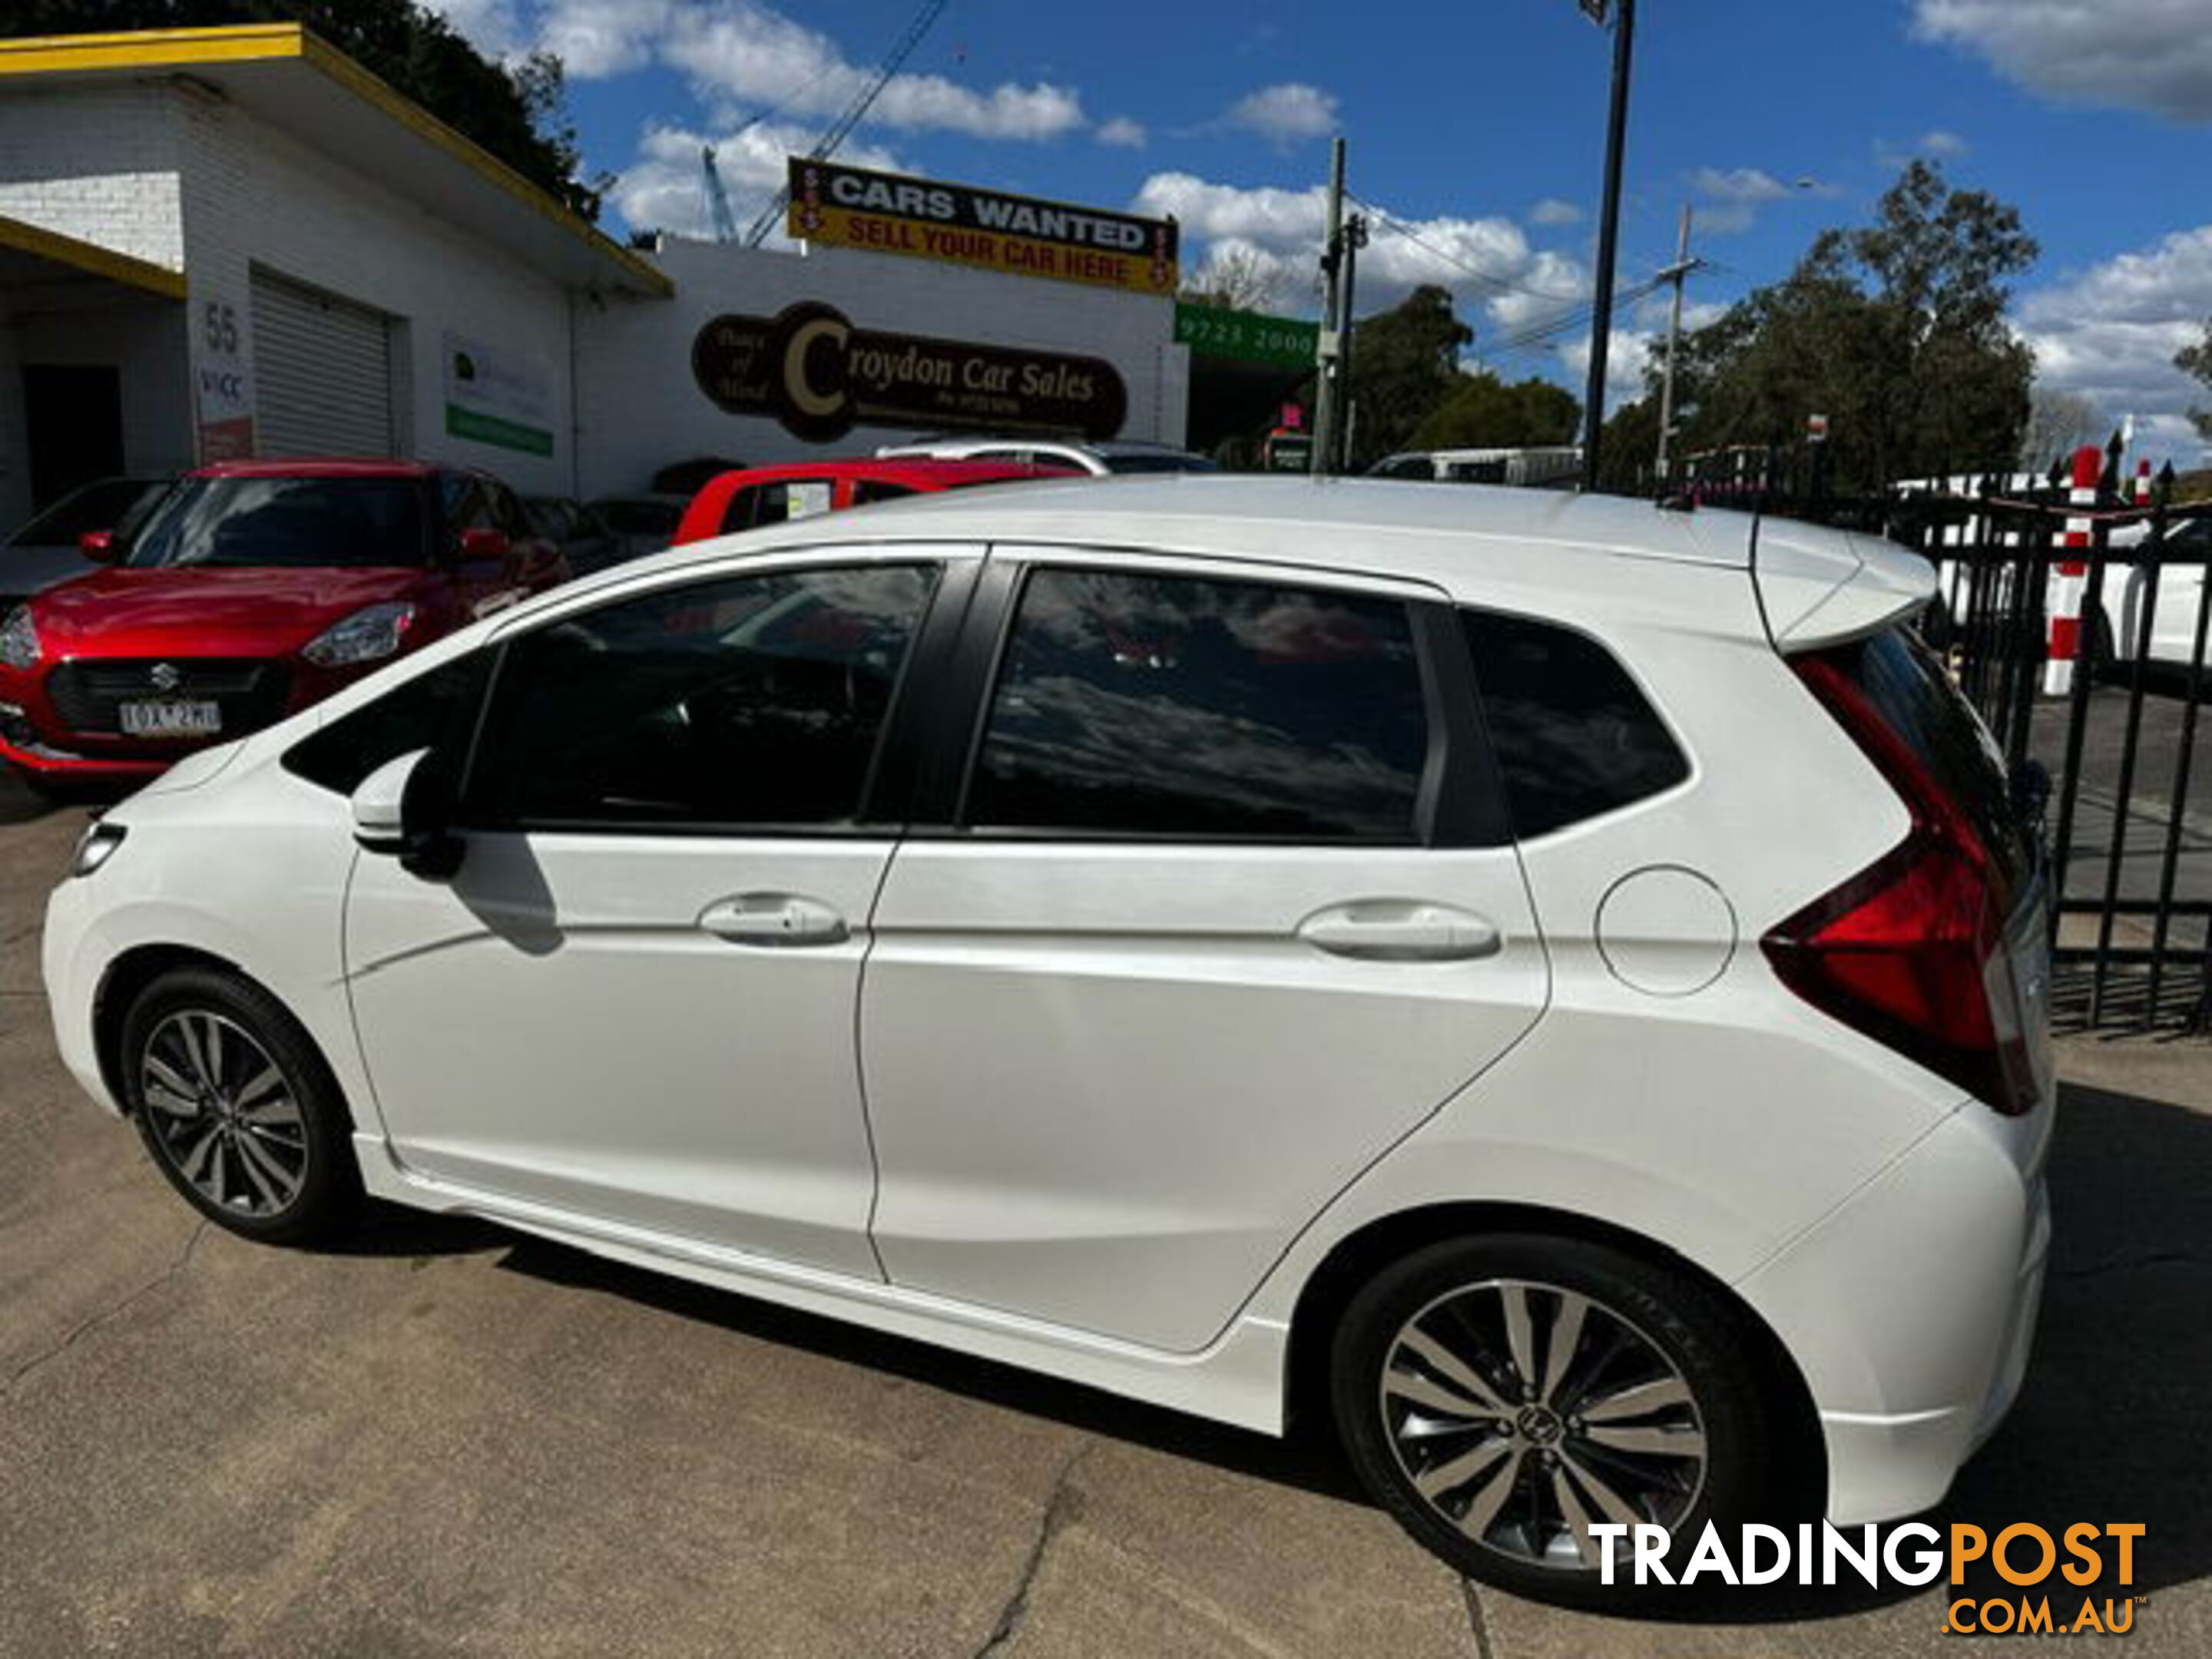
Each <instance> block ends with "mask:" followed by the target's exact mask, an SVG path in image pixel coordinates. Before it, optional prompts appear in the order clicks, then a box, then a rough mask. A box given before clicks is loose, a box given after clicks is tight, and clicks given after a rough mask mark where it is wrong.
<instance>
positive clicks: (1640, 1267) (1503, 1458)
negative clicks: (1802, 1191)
mask: <svg viewBox="0 0 2212 1659" xmlns="http://www.w3.org/2000/svg"><path fill="white" fill-rule="evenodd" d="M1749 1349H1750V1345H1749V1344H1747V1342H1746V1341H1745V1340H1744V1334H1743V1332H1742V1331H1741V1326H1740V1323H1739V1319H1738V1316H1736V1315H1735V1312H1734V1311H1733V1310H1731V1309H1729V1307H1728V1306H1727V1305H1726V1304H1723V1302H1722V1301H1721V1300H1720V1299H1719V1298H1718V1297H1717V1296H1715V1295H1714V1294H1713V1293H1712V1292H1711V1291H1709V1290H1707V1289H1706V1288H1705V1286H1703V1285H1700V1284H1699V1283H1698V1282H1697V1281H1696V1280H1694V1279H1691V1278H1690V1277H1689V1276H1687V1275H1686V1274H1684V1273H1677V1272H1674V1271H1672V1270H1669V1269H1667V1268H1663V1267H1655V1266H1653V1265H1651V1264H1650V1263H1649V1262H1647V1261H1642V1260H1640V1259H1638V1258H1637V1257H1634V1256H1632V1255H1626V1254H1625V1253H1624V1252H1622V1251H1620V1250H1616V1249H1610V1248H1607V1247H1606V1246H1604V1245H1600V1244H1593V1243H1585V1242H1583V1241H1580V1240H1572V1239H1560V1238H1549V1237H1541V1236H1537V1235H1499V1236H1497V1237H1473V1238H1464V1239H1455V1240H1450V1241H1447V1242H1445V1243H1439V1244H1435V1245H1431V1246H1430V1247H1428V1248H1427V1249H1422V1250H1419V1251H1418V1252H1416V1253H1414V1254H1413V1255H1409V1256H1407V1257H1406V1258H1405V1259H1404V1260H1402V1261H1398V1262H1396V1263H1395V1264H1393V1265H1392V1266H1391V1267H1388V1268H1386V1269H1384V1270H1383V1272H1382V1273H1378V1274H1377V1275H1376V1277H1375V1278H1374V1279H1372V1280H1370V1282H1369V1283H1368V1284H1367V1285H1366V1286H1365V1287H1364V1288H1363V1289H1362V1290H1361V1291H1359V1292H1358V1294H1357V1295H1356V1296H1354V1297H1353V1298H1352V1302H1351V1304H1349V1305H1348V1306H1347V1307H1346V1310H1345V1313H1344V1316H1343V1318H1342V1319H1341V1320H1340V1322H1339V1323H1338V1326H1337V1330H1336V1334H1335V1340H1334V1346H1333V1350H1332V1355H1331V1362H1332V1364H1331V1374H1330V1386H1331V1394H1332V1396H1333V1403H1334V1411H1335V1416H1336V1421H1337V1428H1338V1431H1339V1432H1340V1435H1341V1436H1342V1437H1343V1440H1344V1443H1345V1445H1346V1449H1347V1450H1348V1452H1349V1454H1350V1456H1351V1459H1352V1464H1353V1466H1354V1467H1355V1468H1357V1469H1358V1472H1359V1474H1360V1477H1361V1479H1362V1480H1364V1482H1365V1483H1366V1485H1367V1486H1368V1488H1369V1489H1370V1491H1371V1492H1373V1493H1374V1494H1375V1496H1376V1498H1378V1499H1379V1500H1380V1501H1381V1502H1382V1504H1383V1506H1384V1507H1385V1508H1387V1509H1388V1510H1389V1511H1390V1512H1391V1513H1392V1514H1393V1515H1394V1516H1396V1517H1397V1519H1398V1521H1399V1522H1400V1523H1401V1524H1402V1525H1403V1526H1404V1527H1405V1528H1406V1529H1407V1531H1408V1532H1410V1533H1412V1534H1413V1536H1414V1537H1415V1538H1417V1539H1419V1541H1421V1542H1422V1543H1423V1544H1425V1545H1426V1546H1427V1547H1429V1548H1430V1549H1431V1550H1432V1551H1434V1552H1435V1553H1437V1555H1439V1556H1441V1557H1442V1558H1443V1559H1444V1560H1445V1561H1446V1562H1448V1563H1449V1564H1450V1565H1452V1566H1453V1567H1454V1568H1455V1569H1457V1570H1458V1571H1461V1572H1462V1573H1464V1574H1466V1575H1467V1576H1468V1577H1472V1578H1478V1579H1480V1580H1482V1581H1483V1582H1485V1583H1492V1584H1496V1585H1498V1587H1499V1588H1501V1589H1507V1590H1510V1591H1512V1592H1514V1593H1515V1594H1516V1595H1527V1596H1530V1597H1533V1598H1535V1599H1539V1600H1545V1601H1560V1602H1566V1603H1569V1604H1572V1605H1582V1606H1591V1605H1595V1606H1627V1605H1629V1604H1631V1603H1632V1602H1633V1601H1637V1600H1639V1599H1644V1600H1648V1599H1650V1596H1651V1595H1654V1594H1655V1593H1656V1594H1659V1595H1663V1594H1664V1593H1665V1592H1664V1590H1663V1589H1646V1590H1644V1591H1643V1592H1642V1593H1641V1595H1639V1593H1638V1590H1637V1589H1636V1588H1635V1586H1634V1583H1633V1574H1632V1571H1631V1562H1632V1542H1631V1541H1630V1540H1631V1539H1632V1534H1629V1535H1627V1536H1626V1537H1624V1539H1623V1540H1622V1541H1620V1543H1619V1544H1618V1545H1616V1547H1615V1552H1614V1561H1615V1567H1614V1575H1613V1585H1612V1586H1609V1587H1608V1586H1607V1585H1604V1584H1603V1583H1601V1580H1600V1576H1599V1573H1598V1571H1597V1565H1596V1559H1595V1553H1594V1551H1593V1546H1592V1543H1591V1541H1590V1539H1589V1534H1587V1533H1586V1532H1584V1531H1583V1530H1582V1528H1583V1527H1584V1526H1586V1525H1587V1524H1588V1523H1589V1522H1628V1523H1630V1524H1634V1523H1638V1522H1656V1523H1658V1524H1660V1525H1662V1526H1665V1527H1667V1528H1668V1529H1669V1531H1670V1533H1671V1534H1672V1537H1673V1544H1672V1547H1670V1549H1669V1551H1668V1559H1669V1560H1670V1561H1672V1562H1674V1563H1675V1564H1676V1565H1679V1564H1680V1562H1681V1561H1682V1560H1684V1559H1686V1557H1687V1555H1688V1553H1689V1551H1690V1550H1691V1549H1692V1547H1694V1546H1695V1544H1696V1541H1697V1538H1698V1535H1699V1533H1700V1532H1702V1531H1703V1530H1704V1528H1705V1523H1706V1522H1708V1521H1718V1522H1720V1523H1721V1528H1722V1535H1723V1537H1724V1538H1726V1539H1728V1540H1729V1541H1730V1543H1731V1545H1732V1544H1733V1542H1734V1541H1735V1538H1736V1536H1737V1535H1738V1534H1737V1531H1736V1528H1738V1526H1739V1525H1740V1524H1741V1522H1744V1521H1769V1522H1779V1521H1781V1520H1783V1519H1784V1516H1783V1515H1782V1514H1781V1513H1780V1511H1779V1510H1778V1509H1777V1508H1776V1507H1775V1505H1776V1504H1778V1503H1780V1502H1784V1501H1786V1498H1787V1496H1788V1495H1786V1494H1784V1493H1781V1492H1776V1491H1772V1490H1771V1489H1770V1487H1771V1482H1772V1481H1773V1479H1774V1470H1775V1468H1776V1465H1777V1459H1776V1456H1775V1454H1776V1452H1777V1450H1778V1447H1777V1446H1776V1444H1775V1442H1774V1431H1773V1430H1772V1428H1771V1422H1772V1419H1771V1416H1770V1410H1769V1404H1768V1402H1767V1401H1766V1400H1765V1398H1764V1396H1763V1394H1762V1389H1761V1384H1760V1381H1759V1377H1758V1376H1757V1375H1756V1373H1755V1370H1754V1368H1753V1367H1752V1366H1751V1365H1749V1364H1747V1360H1746V1358H1745V1356H1746V1354H1747V1352H1748V1351H1749Z"/></svg>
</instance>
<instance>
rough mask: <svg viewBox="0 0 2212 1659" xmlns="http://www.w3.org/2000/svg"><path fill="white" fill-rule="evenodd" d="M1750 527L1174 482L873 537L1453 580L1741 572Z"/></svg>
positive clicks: (1664, 515) (1592, 507) (878, 515)
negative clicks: (1544, 570) (1474, 574)
mask: <svg viewBox="0 0 2212 1659" xmlns="http://www.w3.org/2000/svg"><path fill="white" fill-rule="evenodd" d="M1700 520H1704V523H1702V524H1701V522H1700ZM1721 520H1729V521H1732V522H1730V523H1729V524H1726V525H1721V524H1719V523H1718V522H1717V521H1721ZM1747 522H1748V521H1747V520H1745V519H1743V517H1742V515H1741V514H1735V513H1704V514H1698V513H1680V512H1669V511H1662V510H1661V509H1660V508H1657V507H1654V506H1653V505H1652V504H1651V503H1650V502H1649V501H1626V500H1622V499H1620V498H1618V497H1614V496H1607V495H1570V494H1565V493H1563V492H1560V491H1558V490H1550V489H1506V488H1501V487H1495V486H1490V485H1483V484H1436V485H1423V484H1419V483H1413V484H1406V483H1395V482H1389V481H1383V480H1377V479H1367V478H1309V477H1279V476H1267V475H1242V474H1229V473H1203V472H1170V473H1141V474H1135V475H1123V476H1120V477H1108V478H1097V477H1091V478H1083V479H1079V480H1073V481H1069V482H1066V483H1062V482H1058V481H1042V480H1041V481H1039V482H1038V483H1035V484H1032V485H1030V487H1028V488H1026V489H1018V490H1007V491H999V490H992V491H989V492H988V493H987V494H985V495H963V494H957V493H955V494H941V495H917V496H913V497H910V498H908V499H906V500H903V501H892V502H886V503H884V504H883V505H882V506H880V507H875V508H872V509H871V511H870V513H869V517H868V520H867V527H868V532H869V538H870V539H895V540H908V539H911V540H956V539H957V540H977V541H1024V542H1034V543H1042V544H1078V545H1084V546H1093V547H1143V548H1156V549H1159V550H1163V551H1188V552H1198V553H1212V554H1215V555H1217V556H1245V557H1250V558H1256V559H1266V560H1268V561H1270V562H1274V563H1278V564H1292V565H1299V564H1304V565H1311V566H1314V567H1316V568H1328V569H1338V570H1343V569H1367V570H1371V571H1387V572H1389V573H1390V574H1398V575H1402V576H1407V577H1412V578H1414V579H1417V580H1433V581H1437V582H1445V581H1448V580H1449V579H1450V578H1451V577H1453V576H1454V575H1455V574H1461V573H1462V572H1463V571H1464V570H1465V568H1467V566H1468V563H1469V562H1471V561H1479V560H1480V558H1481V557H1482V556H1483V554H1484V552H1485V550H1486V549H1498V550H1505V551H1510V555H1511V556H1513V557H1514V559H1515V560H1516V562H1525V560H1526V557H1527V554H1528V550H1529V549H1530V548H1531V547H1532V546H1534V545H1539V544H1546V545H1549V546H1550V547H1552V548H1554V549H1556V550H1559V552H1561V553H1563V554H1565V553H1596V554H1604V555H1607V556H1631V557H1637V558H1647V559H1666V560H1673V561H1676V562H1688V563H1697V564H1722V565H1735V566H1737V567H1741V565H1742V564H1743V563H1744V562H1745V557H1746V553H1745V544H1746V541H1747V532H1746V529H1745V527H1744V526H1746V525H1747ZM1707 526H1713V527H1714V528H1717V531H1718V533H1717V534H1716V533H1714V529H1711V528H1708V527H1707ZM787 528H788V531H789V532H793V533H787V534H786V535H784V536H782V537H781V538H779V540H780V541H781V542H783V543H784V544H791V543H793V542H794V541H811V540H821V541H837V540H841V539H850V538H852V537H854V536H855V535H857V534H858V533H860V532H859V530H858V527H857V526H853V525H851V524H849V523H840V522H838V521H836V520H834V519H831V520H823V519H810V520H801V521H799V523H797V524H794V525H793V526H788V527H787Z"/></svg>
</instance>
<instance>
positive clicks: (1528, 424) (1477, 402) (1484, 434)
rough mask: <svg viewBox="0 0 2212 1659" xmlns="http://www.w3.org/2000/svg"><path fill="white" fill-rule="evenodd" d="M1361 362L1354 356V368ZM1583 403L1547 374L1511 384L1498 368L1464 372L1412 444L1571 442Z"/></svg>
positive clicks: (1416, 446)
mask: <svg viewBox="0 0 2212 1659" xmlns="http://www.w3.org/2000/svg"><path fill="white" fill-rule="evenodd" d="M1357 367H1358V364H1357V362H1356V360H1355V362H1354V368H1355V370H1356V368H1357ZM1582 418H1583V406H1582V404H1580V403H1579V402H1577V400H1576V398H1575V396H1574V394H1573V393H1572V392H1569V391H1567V390H1566V389H1565V387H1563V386H1554V385H1553V384H1552V382H1550V381H1549V380H1536V379H1534V378H1531V379H1529V380H1519V381H1516V382H1514V383H1512V384H1510V385H1509V384H1507V383H1506V382H1505V381H1504V380H1499V379H1498V376H1496V375H1495V374H1489V373H1487V372H1484V373H1481V374H1460V375H1459V376H1458V377H1457V384H1456V385H1454V386H1451V387H1450V388H1449V390H1448V391H1447V392H1445V393H1444V395H1443V398H1442V399H1441V400H1440V401H1439V402H1438V403H1437V404H1436V406H1435V407H1434V408H1432V409H1431V410H1430V411H1429V413H1428V414H1427V415H1426V416H1425V417H1424V418H1423V419H1422V421H1421V423H1420V424H1419V426H1417V427H1415V428H1413V438H1412V441H1410V442H1409V443H1408V445H1407V447H1408V448H1412V449H1504V448H1517V447H1522V446H1525V445H1529V444H1565V443H1572V442H1573V441H1574V437H1575V429H1576V428H1577V427H1578V426H1579V425H1580V424H1581V423H1582Z"/></svg>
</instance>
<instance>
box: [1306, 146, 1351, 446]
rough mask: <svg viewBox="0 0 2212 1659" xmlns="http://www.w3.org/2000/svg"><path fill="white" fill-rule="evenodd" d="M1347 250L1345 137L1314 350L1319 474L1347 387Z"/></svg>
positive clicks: (1331, 180) (1334, 171)
mask: <svg viewBox="0 0 2212 1659" xmlns="http://www.w3.org/2000/svg"><path fill="white" fill-rule="evenodd" d="M1343 252H1344V140H1343V139H1341V138H1338V139H1335V140H1334V141H1333V142H1332V143H1330V145H1329V156H1328V241H1327V242H1326V243H1325V244H1324V245H1323V246H1322V256H1321V270H1322V279H1323V281H1324V283H1325V284H1326V286H1325V287H1324V289H1323V291H1322V302H1321V337H1320V339H1319V341H1318V342H1317V343H1316V345H1315V349H1314V366H1315V371H1316V374H1315V395H1314V435H1313V449H1312V452H1311V454H1310V459H1309V461H1308V465H1309V467H1310V469H1311V471H1313V473H1314V474H1315V476H1316V477H1319V476H1321V475H1322V474H1324V473H1326V472H1328V471H1329V470H1330V465H1331V463H1332V462H1333V461H1334V459H1335V455H1336V423H1337V407H1336V406H1337V401H1338V398H1340V395H1341V394H1342V392H1343V388H1342V387H1341V386H1339V385H1338V384H1337V353H1338V349H1339V348H1340V343H1341V342H1340V337H1339V334H1338V329H1339V327H1340V316H1339V311H1338V306H1337V301H1338V297H1339V295H1340V288H1339V285H1338V283H1337V271H1338V269H1339V265H1340V260H1341V258H1342V255H1343Z"/></svg>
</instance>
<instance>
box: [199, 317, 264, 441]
mask: <svg viewBox="0 0 2212 1659" xmlns="http://www.w3.org/2000/svg"><path fill="white" fill-rule="evenodd" d="M192 309H193V313H194V315H195V316H196V317H197V319H198V321H199V327H198V328H197V330H196V331H194V333H193V337H192V342H191V364H192V393H193V404H194V405H195V410H196V414H197V425H198V427H199V459H200V463H201V465H208V464H209V463H210V462H214V461H243V460H246V459H251V458H252V454H253V377H252V374H249V373H248V372H247V370H246V354H245V353H244V352H243V351H241V350H240V339H239V335H240V328H239V315H238V307H236V306H235V305H234V304H233V303H232V302H231V301H230V300H229V298H228V296H227V295H222V294H219V293H214V292H210V291H209V290H207V289H202V288H200V287H199V286H198V285H197V283H196V284H194V285H193V289H192Z"/></svg>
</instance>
